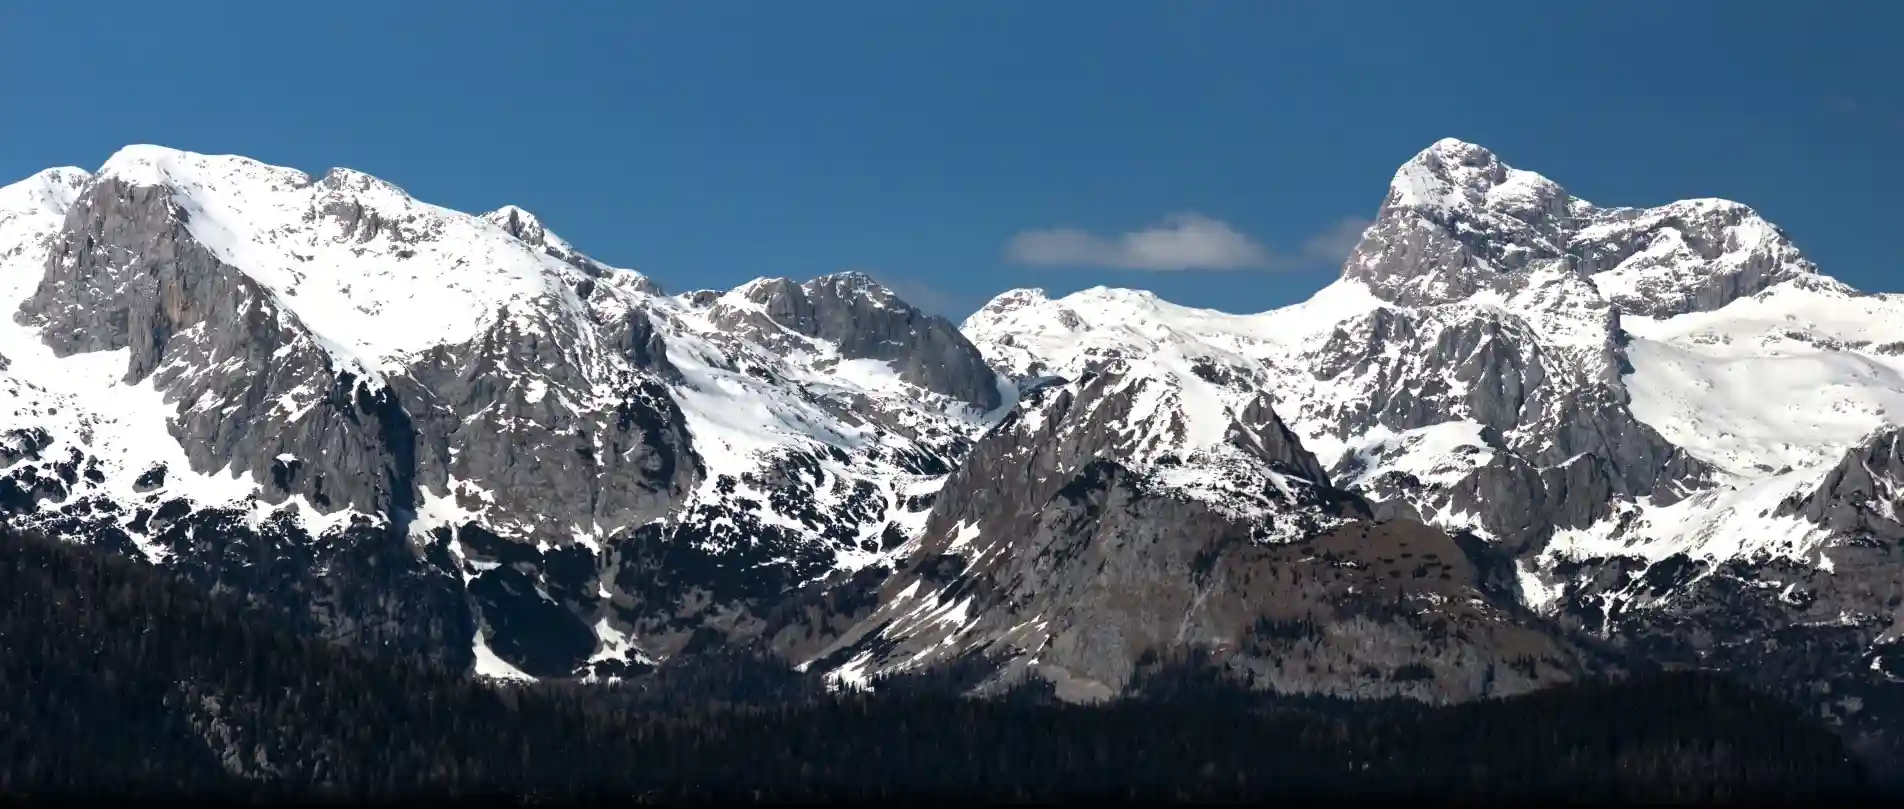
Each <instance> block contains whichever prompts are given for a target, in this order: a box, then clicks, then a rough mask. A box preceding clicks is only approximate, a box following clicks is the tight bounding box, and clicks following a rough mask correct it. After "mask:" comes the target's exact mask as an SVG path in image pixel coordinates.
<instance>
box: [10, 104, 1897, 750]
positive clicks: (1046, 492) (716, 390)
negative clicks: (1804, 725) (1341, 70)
mask: <svg viewBox="0 0 1904 809" xmlns="http://www.w3.org/2000/svg"><path fill="white" fill-rule="evenodd" d="M0 306H4V308H5V309H6V310H7V313H8V316H7V317H6V318H3V319H0V416H4V419H0V512H3V513H4V518H5V520H6V521H7V522H9V523H10V524H12V525H14V526H15V527H19V528H30V529H37V530H40V531H44V532H48V533H53V534H56V535H60V536H65V537H69V538H73V539H77V540H82V541H87V542H92V543H96V544H100V545H103V546H107V547H111V548H115V549H118V550H120V551H123V552H124V553H127V554H133V555H136V556H138V557H140V558H145V559H149V560H151V561H152V562H154V563H158V564H164V565H168V566H171V567H173V568H175V569H177V570H178V571H180V572H182V573H183V574H185V575H186V576H187V577H189V578H191V579H193V580H195V581H198V582H199V583H201V584H203V585H204V586H206V587H209V588H213V589H218V590H229V591H235V592H238V593H242V594H244V595H245V596H246V597H247V598H250V599H251V600H253V601H254V602H256V603H258V604H260V605H262V606H265V607H268V608H270V609H272V610H274V611H276V612H277V613H279V614H281V615H283V616H284V617H285V620H287V621H289V622H290V623H291V624H292V625H294V626H297V627H299V628H301V629H303V630H305V631H308V632H311V633H314V634H316V635H319V636H322V637H326V638H332V639H336V640H342V641H348V642H357V643H368V644H374V645H380V646H391V647H395V648H397V649H400V650H408V651H411V652H414V653H415V654H418V655H426V656H431V657H435V658H438V659H441V660H443V661H445V662H447V663H449V664H451V665H454V666H459V667H467V668H470V669H471V670H473V671H475V672H476V673H479V674H482V675H485V676H492V677H536V678H562V677H580V678H584V679H589V678H599V677H628V676H634V675H635V674H636V673H638V672H640V671H643V670H646V669H648V668H650V667H654V666H666V665H668V664H669V661H671V660H674V659H676V658H679V657H681V656H682V655H690V654H693V653H694V652H696V651H697V650H703V649H708V648H715V647H719V648H732V649H748V650H753V651H757V652H762V653H766V654H770V655H774V656H777V657H778V658H779V659H780V660H782V661H784V662H785V664H786V665H789V666H794V667H799V668H801V669H803V670H807V671H817V672H826V673H827V674H828V676H830V677H832V678H834V679H836V680H838V681H842V682H868V681H870V680H871V679H872V678H876V677H877V676H879V675H882V674H890V673H895V672H899V671H909V670H920V669H929V668H934V667H949V668H961V667H962V668H964V669H970V670H972V671H975V672H976V674H975V675H974V676H973V677H972V678H971V682H970V687H971V689H973V690H977V691H981V692H982V691H985V690H987V689H991V688H997V687H1002V686H1003V685H1005V684H1008V683H1009V682H1011V681H1013V680H1014V679H1015V678H1018V677H1022V676H1036V677H1042V678H1044V679H1047V680H1050V681H1052V682H1053V683H1055V684H1056V685H1057V686H1058V687H1059V690H1060V693H1061V694H1064V695H1067V696H1068V697H1070V698H1076V699H1095V698H1101V697H1107V696H1114V695H1117V694H1120V693H1122V692H1123V689H1124V688H1125V687H1126V686H1127V684H1128V683H1129V682H1131V680H1132V678H1133V677H1134V676H1135V674H1136V672H1137V671H1138V670H1139V669H1141V668H1142V667H1143V666H1145V665H1147V664H1148V661H1152V660H1155V659H1158V658H1159V657H1161V656H1168V655H1171V654H1176V653H1180V652H1183V651H1185V650H1190V649H1197V650H1204V651H1209V652H1212V653H1213V654H1214V655H1215V658H1214V659H1215V660H1217V661H1219V662H1220V664H1221V665H1223V666H1224V667H1226V668H1227V669H1228V670H1229V671H1230V672H1231V673H1232V674H1234V675H1236V676H1238V677H1241V678H1244V679H1246V680H1247V681H1249V682H1252V683H1255V684H1257V685H1258V686H1259V687H1264V688H1275V689H1280V690H1286V691H1311V692H1326V693H1336V694H1348V695H1357V696H1383V695H1406V696H1412V697H1416V698H1420V699H1428V700H1453V699H1463V698H1468V697H1474V696H1484V695H1493V694H1505V693H1514V692H1518V691H1525V690H1528V689H1532V688H1537V687H1540V686H1542V685H1544V684H1548V683H1553V682H1559V681H1563V680H1567V679H1571V678H1575V677H1578V676H1580V675H1581V674H1583V673H1586V672H1589V671H1594V670H1598V669H1600V668H1605V667H1619V666H1621V665H1630V664H1632V662H1633V661H1643V662H1645V663H1649V664H1650V663H1664V664H1669V665H1681V666H1695V667H1711V668H1721V669H1727V670H1735V671H1738V672H1739V673H1741V674H1742V675H1745V676H1748V677H1751V678H1755V679H1757V680H1758V681H1760V682H1761V684H1764V685H1768V686H1770V687H1773V688H1775V689H1779V690H1782V691H1783V692H1786V693H1789V694H1791V695H1793V696H1794V698H1797V699H1800V700H1801V701H1803V702H1804V704H1806V705H1807V706H1809V707H1811V708H1815V709H1816V710H1818V711H1820V712H1821V713H1823V714H1825V715H1827V716H1829V717H1831V718H1833V719H1834V720H1835V721H1838V722H1840V723H1842V724H1844V725H1845V726H1847V727H1849V728H1852V729H1853V730H1854V731H1855V732H1856V733H1857V734H1861V735H1860V738H1865V739H1867V740H1874V741H1872V743H1880V742H1883V743H1888V742H1886V740H1888V739H1892V738H1896V736H1895V734H1896V733H1897V732H1898V727H1899V726H1900V724H1904V706H1899V705H1898V704H1897V703H1898V696H1899V694H1900V692H1899V690H1898V686H1897V682H1898V681H1897V678H1898V677H1904V662H1900V661H1901V660H1904V657H1899V656H1898V652H1897V651H1896V649H1897V646H1896V643H1897V641H1898V638H1899V635H1900V632H1904V629H1900V625H1899V623H1898V620H1899V618H1900V616H1901V615H1904V613H1901V612H1900V610H1901V609H1904V584H1901V583H1900V582H1904V579H1901V578H1900V574H1901V573H1904V570H1901V569H1900V564H1899V562H1900V560H1899V554H1898V548H1899V545H1898V542H1899V539H1900V537H1904V523H1900V521H1899V518H1898V516H1897V514H1898V506H1899V492H1900V491H1901V490H1900V488H1899V482H1900V480H1904V478H1900V475H1904V459H1900V458H1899V455H1898V438H1897V425H1898V423H1899V422H1898V414H1900V413H1904V317H1900V316H1899V315H1901V314H1904V298H1899V297H1896V296H1890V295H1880V294H1867V293H1863V292H1859V291H1857V290H1854V289H1851V288H1849V287H1847V286H1845V285H1844V284H1842V283H1839V282H1837V281H1835V280H1832V279H1831V278H1829V277H1827V276H1825V275H1822V274H1820V272H1819V269H1818V268H1817V267H1815V266H1814V265H1813V264H1812V263H1811V262H1810V261H1808V260H1807V259H1805V258H1804V256H1803V255H1802V254H1801V253H1800V252H1799V250H1798V249H1797V247H1796V246H1795V245H1793V243H1792V242H1791V240H1790V239H1789V238H1788V237H1787V236H1786V235H1785V234H1784V233H1783V232H1782V231H1780V230H1779V229H1778V228H1777V227H1775V226H1773V225H1771V224H1770V223H1768V222H1766V221H1765V220H1764V219H1762V218H1761V217H1760V216H1759V215H1758V214H1757V213H1755V212H1754V211H1752V210H1751V209H1750V208H1747V207H1745V206H1743V205H1739V204H1737V203H1732V202H1726V201H1722V200H1689V201H1683V202H1677V203H1672V204H1668V205H1664V206H1661V207H1657V208H1648V209H1635V208H1605V207H1599V206H1596V205H1593V204H1591V203H1588V202H1586V201H1584V200H1581V199H1579V198H1576V197H1574V196H1572V195H1570V194H1568V193H1567V192H1566V191H1565V189H1563V188H1562V187H1561V186H1559V185H1558V184H1556V183H1554V182H1552V181H1550V180H1548V179H1546V178H1544V177H1542V176H1540V175H1538V174H1535V173H1533V172H1529V171H1524V170H1520V169H1516V168H1513V167H1511V166H1509V165H1508V164H1507V163H1505V162H1504V161H1503V160H1501V158H1499V157H1498V156H1496V155H1495V154H1493V153H1492V152H1490V151H1488V150H1486V149H1484V148H1481V147H1479V146H1475V145H1472V144H1468V143H1463V142H1460V141H1454V140H1444V141H1441V142H1438V143H1435V144H1433V145H1432V146H1430V147H1429V148H1427V149H1426V150H1424V151H1422V152H1421V153H1420V154H1418V155H1416V156H1415V157H1414V158H1412V159H1410V160H1408V161H1407V162H1406V163H1405V164H1404V165H1403V166H1402V167H1401V168H1400V169H1399V170H1398V171H1397V172H1396V174H1395V177H1394V180H1393V182H1392V183H1391V185H1390V187H1389V189H1388V192H1387V195H1386V196H1385V197H1384V198H1383V200H1382V203H1381V207H1380V209H1379V211H1378V213H1377V216H1376V218H1375V220H1374V222H1373V223H1372V224H1371V225H1370V226H1369V227H1368V229H1367V230H1366V232H1365V233H1364V234H1363V237H1362V240H1361V242H1360V244H1358V245H1357V246H1356V248H1355V250H1354V252H1353V253H1352V254H1351V256H1350V257H1349V259H1348V260H1347V262H1346V264H1345V266H1344V268H1343V272H1342V274H1341V276H1340V278H1339V279H1337V280H1336V281H1335V282H1334V283H1332V284H1330V285H1329V286H1328V287H1326V288H1324V289H1323V290H1321V291H1319V292H1318V293H1317V294H1316V295H1315V296H1314V297H1313V298H1311V299H1309V300H1307V301H1304V302H1302V303H1299V304H1296V305H1293V306H1289V307H1285V308H1282V309H1277V310H1274V311H1270V312H1263V313H1257V314H1227V313H1221V312H1214V311H1208V310H1198V309H1191V308H1187V307H1182V306H1177V305H1175V304H1171V303H1168V302H1166V301H1163V300H1160V299H1158V298H1157V297H1156V296H1154V295H1151V294H1149V293H1146V292H1138V291H1132V290H1117V289H1105V288H1097V289H1090V290H1085V291H1083V292H1079V293H1076V294H1073V295H1069V296H1064V297H1060V298H1052V297H1050V296H1048V295H1046V294H1045V293H1044V292H1042V291H1040V290H1035V289H1022V290H1013V291H1010V292H1006V293H1004V294H1002V295H1000V296H998V297H997V298H995V299H994V300H992V301H991V302H990V303H988V304H987V305H985V306H984V307H983V308H981V309H980V310H979V311H978V312H976V313H974V314H973V315H972V316H971V317H970V318H968V319H967V320H966V321H965V322H964V323H963V324H960V325H956V326H955V325H954V324H952V323H949V322H947V321H945V320H943V319H941V318H937V317H933V316H929V315H926V314H924V313H922V312H921V311H919V310H918V309H916V308H914V307H912V306H911V305H909V304H907V303H906V302H905V301H903V300H901V299H900V298H899V297H898V296H896V295H894V294H893V293H892V292H891V291H890V290H888V289H885V288H884V287H882V286H880V285H879V284H877V283H876V282H874V281H873V280H872V279H870V278H868V277H866V276H864V275H859V274H854V273H847V274H840V275H833V276H826V277H822V278H817V279H813V280H810V281H806V282H804V283H802V282H796V281H794V280H790V279H758V280H755V281H752V282H749V283H747V284H744V285H742V286H740V287H739V288H736V289H733V290H726V291H722V290H701V291H692V292H686V293H681V294H668V293H666V292H664V291H663V290H661V289H660V287H659V286H658V285H657V284H655V283H654V282H653V281H652V280H650V279H648V278H646V277H645V276H643V275H642V274H640V273H638V272H636V271H633V270H628V269H621V268H616V267H612V266H609V265H607V264H604V263H602V262H599V261H597V260H595V259H593V258H590V257H589V256H587V255H585V254H583V253H582V252H580V251H579V250H578V249H576V248H575V247H574V246H573V245H571V244H569V243H568V242H567V241H565V240H563V239H562V238H560V237H559V236H557V235H556V234H555V233H554V232H553V231H552V230H551V229H550V228H549V227H548V226H547V225H545V224H544V223H543V222H542V221H540V220H539V219H537V218H536V217H535V216H534V215H533V214H531V213H529V212H527V211H524V210H522V209H520V208H516V207H513V206H510V207H505V208H502V209H500V210H497V211H494V212H490V213H487V214H483V215H480V216H475V215H468V214H464V213H460V212H456V211H451V210H448V209H444V208H441V207H437V206H433V205H430V204H428V203H425V202H422V201H419V200H416V199H414V198H412V197H410V196H409V195H408V194H407V193H405V192H404V191H403V190H401V189H400V188H397V187H396V186H393V185H391V184H389V183H387V182H384V181H382V180H379V179H377V178H373V177H369V176H367V175H364V174H361V173H358V172H354V171H350V170H346V169H335V170H332V171H330V172H328V173H326V174H325V175H323V176H321V177H312V176H309V175H307V174H305V173H303V172H299V171H296V170H292V169H285V168H278V167H272V166H267V165H264V164H261V163H258V162H256V161H252V160H248V159H245V158H240V157H230V156H208V155H198V154H192V153H188V152H181V151H176V150H171V149H163V148H158V147H150V146H134V147H128V148H127V149H124V150H122V151H121V152H119V153H118V154H115V155H114V156H112V157H111V158H110V159H109V160H108V161H107V162H106V163H105V165H104V166H102V167H101V168H100V170H99V171H97V172H91V173H89V172H85V171H81V170H78V169H54V170H50V171H47V172H43V173H41V174H39V175H36V176H34V177H32V178H28V179H27V180H25V181H22V182H20V183H16V184H14V185H11V186H7V187H5V188H4V189H0ZM1886 705H1888V706H1890V707H1888V708H1887V707H1884V706H1886ZM1887 717H1888V718H1887Z"/></svg>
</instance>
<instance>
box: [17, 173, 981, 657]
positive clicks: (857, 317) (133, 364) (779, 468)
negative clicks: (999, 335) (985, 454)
mask: <svg viewBox="0 0 1904 809" xmlns="http://www.w3.org/2000/svg"><path fill="white" fill-rule="evenodd" d="M0 202H3V203H4V204H0V210H4V211H5V212H6V218H5V219H4V220H0V221H4V223H5V226H6V227H7V231H6V233H5V234H4V235H6V236H7V237H8V248H7V253H6V256H7V258H6V265H5V270H6V272H5V279H6V281H7V285H6V288H5V292H6V300H5V301H4V304H5V305H6V306H7V307H8V308H9V318H8V321H9V322H8V323H7V324H6V328H5V331H6V333H5V334H4V335H0V337H3V338H4V342H5V347H4V350H3V351H0V353H4V355H6V356H7V357H8V358H9V363H8V365H9V367H8V370H7V372H6V373H7V376H6V379H5V380H4V382H5V386H6V392H7V393H8V394H9V395H10V397H11V400H10V404H11V405H12V407H10V408H9V410H10V411H11V414H10V416H11V419H12V423H10V424H8V425H6V427H7V429H8V432H7V433H6V434H7V435H8V436H9V440H8V442H7V447H8V449H7V459H6V460H7V463H8V467H7V468H6V469H5V470H4V472H3V473H0V494H3V495H4V497H0V499H4V500H5V506H6V510H7V513H8V514H9V519H12V520H15V521H18V522H21V523H26V524H32V525H35V526H37V527H56V528H58V529H59V530H61V531H63V532H65V533H68V534H70V535H73V536H76V537H88V538H91V539H93V540H94V541H99V542H106V543H109V544H113V545H115V546H117V547H123V548H124V549H125V550H127V551H129V552H134V553H139V554H141V555H144V556H146V557H148V558H151V559H153V560H155V561H161V562H164V563H166V564H170V565H173V566H176V567H178V568H180V569H182V570H186V571H188V572H190V573H191V575H194V576H195V577H201V578H202V579H203V580H205V581H207V583H208V584H211V583H215V586H218V587H221V588H231V589H237V590H240V591H242V592H246V593H247V594H249V595H251V596H252V597H253V598H254V599H256V600H258V601H260V602H262V603H266V604H269V605H272V606H274V607H278V608H280V609H281V610H282V611H283V612H285V614H286V615H287V619H288V620H292V621H294V622H296V623H298V624H299V625H301V626H305V627H307V628H309V629H311V630H312V631H314V632H317V633H318V634H321V635H325V636H327V637H334V638H360V639H361V638H365V637H370V636H375V637H377V638H380V640H378V641H377V642H379V643H395V644H398V645H401V646H403V647H405V648H415V649H418V650H420V651H423V652H424V653H428V654H434V655H438V656H441V657H443V658H444V659H446V660H449V661H451V662H455V663H459V664H461V663H468V662H471V661H473V662H474V664H475V665H476V666H477V668H478V670H479V671H483V672H485V673H489V674H492V675H506V676H514V675H515V674H517V673H526V674H528V675H531V676H538V677H547V676H556V677H561V676H573V675H578V674H588V673H591V672H595V671H596V670H597V669H601V670H602V671H606V672H610V673H612V672H615V671H624V670H627V669H628V667H630V666H634V667H639V666H643V665H648V664H651V663H653V662H654V661H656V660H658V659H663V658H665V657H667V656H668V655H670V654H672V653H673V652H675V651H676V650H678V649H679V648H680V647H681V646H682V644H684V643H685V642H686V640H687V639H688V638H689V637H691V636H692V635H693V634H694V633H695V632H697V631H700V630H703V629H707V628H712V629H714V631H716V632H717V633H722V632H729V633H745V632H746V631H747V630H748V628H749V627H750V626H751V625H752V624H753V623H757V618H753V617H750V616H752V615H753V614H754V613H755V612H758V611H765V610H768V609H770V608H771V607H772V605H773V604H774V601H775V599H777V598H779V597H781V596H783V595H784V594H785V593H787V592H789V591H791V590H793V589H795V588H797V587H799V586H800V585H802V584H804V583H806V582H809V581H813V580H817V579H821V578H824V577H825V576H826V575H828V574H829V573H831V572H832V571H835V570H849V571H850V570H853V569H857V568H858V567H861V566H864V565H866V564H869V563H871V562H873V561H876V560H879V559H882V558H884V557H885V556H886V555H887V554H889V553H890V551H891V550H892V549H893V548H894V547H896V546H897V545H898V544H899V543H900V542H902V541H904V540H905V539H906V538H908V537H910V536H911V535H912V534H913V533H914V532H916V530H917V526H916V524H915V523H916V519H917V518H916V517H913V516H909V515H912V514H914V513H916V512H918V511H919V507H918V506H917V505H916V504H914V505H910V506H909V505H908V504H909V503H913V497H914V495H913V494H912V490H913V489H914V488H916V487H917V486H918V485H919V484H920V483H921V482H922V481H929V480H932V479H934V478H935V477H938V476H942V475H943V474H945V472H946V471H948V470H949V469H950V468H951V466H952V465H953V464H955V463H956V462H957V461H958V460H959V458H960V457H961V456H962V454H963V452H964V451H965V450H966V448H967V447H968V446H969V440H970V436H971V434H972V433H973V432H974V431H976V430H977V429H978V428H979V423H980V419H982V418H983V417H984V413H985V411H986V410H987V409H988V408H990V407H993V406H995V405H997V404H998V403H999V402H1000V401H1001V395H1002V394H1001V387H1000V385H999V384H998V383H997V381H996V380H995V378H994V376H993V374H992V373H991V371H990V369H989V368H988V367H987V366H986V365H985V363H984V362H983V360H982V358H981V357H980V355H979V353H978V352H977V350H976V349H975V348H973V347H972V346H971V344H970V343H969V342H968V341H966V340H965V338H964V337H963V336H961V335H960V334H959V333H958V332H957V330H956V329H955V328H953V327H952V326H951V325H950V324H949V323H946V322H945V321H943V320H941V319H937V318H932V317H929V316H926V315H924V314H922V313H920V312H919V311H918V310H916V309H914V308H913V307H911V306H909V305H907V304H906V303H905V302H903V301H901V300H899V299H898V298H897V297H895V296H893V295H892V293H891V292H889V291H887V290H885V289H884V288H883V287H880V286H878V285H877V284H875V283H873V282H871V281H870V279H867V278H866V277H865V276H862V275H857V274H847V275H841V276H832V277H826V278H821V279H817V280H815V281H812V282H809V283H808V284H806V285H804V286H801V285H793V284H791V283H790V282H786V281H776V280H763V281H760V282H756V283H754V284H751V285H749V286H747V287H744V288H743V289H742V290H739V291H736V292H734V293H729V294H725V295H723V294H719V293H691V294H689V295H684V296H676V297H668V296H664V295H662V294H661V292H660V290H659V288H658V287H656V286H655V285H654V284H652V283H651V282H649V281H648V280H647V279H646V278H644V277H642V276H641V275H640V274H639V273H635V272H633V271H629V270H622V269H617V268H613V267H609V266H608V265H605V264H602V263H600V262H597V261H595V260H594V259H592V258H589V257H587V256H586V255H583V254H582V253H580V252H579V251H577V250H575V249H574V248H573V247H572V246H570V245H569V244H568V243H567V242H566V241H564V240H562V239H561V238H560V237H558V236H556V235H555V234H554V233H552V232H551V231H549V230H548V228H547V227H546V226H544V225H543V224H542V223H541V222H540V221H539V220H537V219H536V218H535V217H534V216H533V215H531V214H529V213H528V212H527V211H523V210H522V209H520V208H515V207H513V206H512V207H507V208H504V209H502V210H499V211H496V212H493V213H491V214H488V215H485V216H482V217H475V216H468V215H465V214H461V213H457V212H454V211H448V210H446V209H442V208H437V207H435V206H431V205H428V204H427V203H422V202H419V201H417V200H414V199H412V198H410V197H409V196H408V195H407V194H405V193H404V192H403V191H402V190H401V189H398V188H396V187H395V186H392V185H390V184H388V183H386V182H383V181H382V180H379V179H377V178H373V177H369V176H368V175H364V174H361V173H358V172H353V171H349V170H345V169H337V170H333V171H331V172H329V173H327V174H326V175H325V176H323V177H321V178H315V179H313V178H312V177H309V176H307V175H305V174H303V173H301V172H297V171H294V170H290V169H281V168H276V167H271V166H266V165H264V164H260V163H257V162H255V161H250V160H247V159H244V158H237V157H224V156H206V155H195V154H191V153H186V152H177V151H174V150H169V149H161V148H157V147H129V148H128V149H126V150H123V151H122V152H120V153H119V154H117V155H114V156H113V158H112V159H111V160H109V161H107V164H106V166H105V167H103V168H102V169H101V171H100V172H98V173H97V174H96V175H88V174H85V173H83V172H77V171H76V170H75V171H71V172H59V173H53V174H49V175H45V176H42V177H36V178H34V179H33V180H31V181H29V182H27V183H22V184H20V185H18V186H13V187H9V188H8V189H6V193H4V194H0ZM774 289H783V290H784V289H792V290H796V292H795V293H793V294H791V295H781V296H779V297H777V298H776V297H773V296H760V295H758V294H756V293H758V292H759V291H761V290H774ZM741 313H770V314H771V316H770V317H768V319H767V320H766V321H764V323H762V324H756V325H765V326H770V327H771V328H756V329H748V328H738V327H737V326H739V325H740V320H741V319H743V318H740V317H739V315H740V314H741ZM750 322H751V321H750ZM16 360H18V361H16ZM108 374H109V375H108ZM920 516H923V515H922V514H920ZM239 559H247V560H249V561H246V562H243V563H240V562H238V561H237V560H239ZM383 588H391V589H390V592H384V591H383ZM472 638H474V640H473V641H472Z"/></svg>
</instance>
